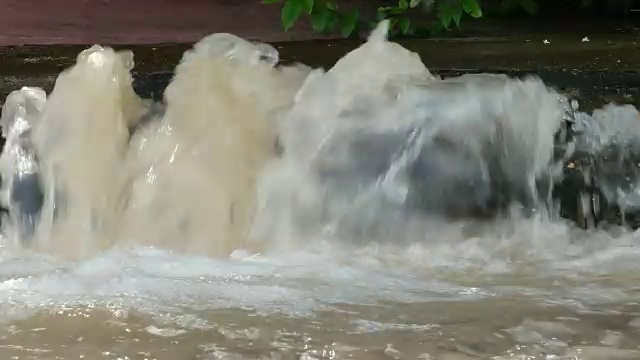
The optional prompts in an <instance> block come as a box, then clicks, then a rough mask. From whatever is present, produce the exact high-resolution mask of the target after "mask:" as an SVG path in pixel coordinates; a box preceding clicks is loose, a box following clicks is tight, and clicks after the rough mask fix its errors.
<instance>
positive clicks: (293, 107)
mask: <svg viewBox="0 0 640 360" xmlns="http://www.w3.org/2000/svg"><path fill="white" fill-rule="evenodd" d="M386 27H387V24H386V23H385V22H383V23H381V24H380V25H379V26H378V28H377V29H376V30H375V31H374V32H373V33H372V34H371V36H370V39H369V41H368V42H367V43H365V44H364V45H362V46H361V47H359V48H357V49H355V50H354V51H352V52H350V53H349V54H347V55H346V56H345V57H344V58H342V59H341V60H340V61H338V63H336V64H335V65H334V66H333V67H331V68H330V69H327V70H325V69H312V68H310V67H307V66H305V65H303V64H297V65H287V66H279V65H278V53H277V51H276V50H275V49H274V48H272V47H270V46H268V45H266V44H259V43H250V42H248V41H245V40H243V39H240V38H238V37H235V36H233V35H230V34H213V35H210V36H208V37H206V38H204V39H203V40H202V41H200V42H199V43H198V44H196V45H195V46H194V48H193V49H192V50H190V51H188V52H187V53H185V54H184V57H183V59H182V61H181V62H180V64H179V65H178V66H177V67H176V71H175V76H174V78H173V80H172V81H171V83H170V85H169V86H168V88H167V89H166V91H165V96H164V101H163V102H162V103H153V102H152V101H151V100H146V99H142V98H140V97H138V95H136V94H135V92H134V91H133V88H132V85H131V83H132V79H131V74H130V71H131V70H132V68H133V66H134V63H133V60H134V59H133V54H132V53H131V52H126V51H123V52H116V51H114V50H113V49H111V48H107V47H100V46H97V45H96V46H94V47H91V48H89V49H87V50H85V51H84V52H82V53H81V54H80V55H79V56H78V59H77V63H76V64H75V65H74V66H73V67H71V68H69V69H67V70H65V71H64V72H62V73H61V74H60V76H59V78H58V80H57V82H56V85H55V87H54V89H53V91H52V92H51V93H50V94H45V93H44V91H42V90H40V89H37V88H28V87H27V88H22V89H18V90H16V91H14V92H13V93H12V94H11V95H10V96H9V97H8V98H7V100H6V102H5V106H4V108H3V112H2V119H1V120H0V123H1V125H2V133H3V136H4V137H5V138H6V145H5V148H4V150H3V153H2V155H1V156H0V174H1V175H2V179H3V183H2V192H1V194H0V195H1V199H0V200H1V201H2V204H3V206H4V207H6V208H7V215H6V216H5V217H4V218H3V221H2V227H3V235H2V242H1V244H2V247H1V248H0V324H1V325H2V326H0V355H1V358H2V359H114V360H115V359H176V360H178V359H423V360H427V359H438V360H460V359H496V360H497V359H501V360H506V359H513V360H524V359H554V360H559V359H563V360H600V359H630V360H636V359H640V286H639V285H638V284H639V283H640V282H639V281H640V265H638V258H640V247H638V244H639V239H640V238H639V237H638V235H637V234H636V233H635V232H634V231H632V230H630V229H628V228H627V227H624V226H618V225H610V224H605V223H600V224H597V226H595V225H596V224H595V222H593V224H592V225H594V226H592V227H590V228H588V229H582V228H580V227H579V226H578V224H575V223H574V222H573V221H569V220H565V219H562V218H561V217H560V216H559V212H558V199H556V198H554V197H553V194H552V189H553V187H554V184H557V183H558V182H559V181H561V180H562V177H563V176H564V175H563V174H564V172H563V169H564V168H565V167H566V166H570V167H571V168H573V167H575V166H577V165H576V164H574V163H573V162H570V161H569V158H570V157H571V156H572V155H573V154H575V153H577V152H582V153H587V154H591V155H593V157H594V158H602V159H607V161H603V162H601V163H600V164H601V165H600V166H599V167H596V168H595V169H596V170H597V174H596V175H598V176H597V184H596V185H597V186H598V187H599V188H600V189H601V192H602V195H603V196H604V197H605V198H606V200H607V201H608V202H609V203H615V204H617V205H618V206H619V207H620V208H622V209H625V210H629V211H631V210H634V209H635V208H636V207H637V206H638V205H640V197H639V195H638V192H637V190H636V189H637V186H638V184H639V183H640V181H638V180H639V179H640V176H639V175H638V174H637V173H636V171H635V170H634V169H635V168H637V166H636V165H635V162H634V159H635V158H636V156H637V155H638V152H640V147H638V146H639V144H640V124H639V123H638V112H637V110H636V109H635V108H633V107H631V106H618V105H615V104H611V105H608V106H607V107H605V108H603V109H601V110H597V111H595V112H594V113H593V114H587V113H583V112H580V111H579V110H578V109H577V103H576V102H575V101H573V102H572V101H571V100H570V99H567V98H565V97H564V96H563V95H561V94H559V93H557V92H556V91H554V90H553V89H552V88H550V87H548V86H546V85H545V84H544V83H542V82H541V81H540V80H538V79H537V78H535V77H528V78H523V79H512V78H508V77H506V76H501V75H490V74H479V75H465V76H461V77H456V78H449V79H439V78H437V77H434V76H433V75H432V74H431V73H430V72H429V70H428V69H427V68H426V67H425V66H424V65H423V64H422V62H421V60H420V58H419V57H418V56H417V55H416V54H415V53H412V52H410V51H408V50H406V49H404V48H402V47H401V46H400V45H398V44H395V43H393V42H389V41H387V39H386V30H387V29H386ZM568 126H569V127H571V129H572V130H571V131H573V132H575V133H576V134H577V135H576V136H575V139H573V140H571V141H569V140H567V139H568V138H569V137H568V136H565V135H566V133H567V131H568V128H567V127H568ZM559 134H560V135H559ZM559 138H562V139H560V140H558V139H559ZM565 138H566V139H565ZM612 149H613V150H612ZM614 155H615V156H614ZM610 159H613V160H611V161H608V160H610ZM612 162H613V165H611V164H612ZM607 166H608V167H607ZM585 176H586V175H585ZM582 206H583V207H584V209H582V210H583V213H584V214H587V213H592V212H596V213H597V212H599V211H600V210H601V209H599V208H598V206H597V204H594V203H590V202H589V201H585V202H584V203H583V204H582ZM585 217H588V216H586V215H585Z"/></svg>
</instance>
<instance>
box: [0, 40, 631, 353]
mask: <svg viewBox="0 0 640 360" xmlns="http://www.w3.org/2000/svg"><path fill="white" fill-rule="evenodd" d="M587 35H588V34H586V35H585V36H587ZM544 40H547V41H548V42H549V44H546V43H545V42H544ZM635 42H636V38H635V37H633V36H632V37H629V36H628V35H626V36H622V37H619V38H618V37H609V38H597V37H594V38H590V39H589V41H588V42H583V41H582V39H581V38H578V37H573V38H561V37H558V38H552V37H550V38H532V37H523V38H518V39H515V40H514V39H500V38H490V39H464V40H463V39H458V40H451V39H449V40H444V39H442V40H437V39H436V40H430V41H418V40H411V41H405V42H404V43H403V44H404V45H406V46H407V47H408V48H410V49H412V50H417V51H418V52H419V53H420V55H421V56H422V58H423V61H424V62H425V63H426V64H427V65H428V66H429V67H430V68H431V69H433V70H434V71H435V72H437V73H440V74H442V75H443V76H451V75H456V74H460V73H466V72H504V73H508V74H511V75H516V76H517V75H524V74H530V73H535V74H538V75H540V76H541V77H543V79H545V80H546V81H548V82H549V83H550V84H553V85H555V86H557V87H560V88H562V89H563V90H564V91H566V92H569V93H572V94H574V95H575V96H576V97H577V98H579V99H582V100H583V102H584V103H585V104H586V105H585V106H586V107H590V106H598V105H599V104H601V103H604V102H608V101H618V102H627V103H632V104H637V101H638V97H637V92H638V89H639V88H640V74H638V72H636V70H637V69H636V67H637V64H638V63H640V50H638V48H637V47H636V43H635ZM355 45H356V43H355V42H349V41H340V42H309V43H293V44H277V47H278V49H279V50H280V51H281V55H282V59H283V60H284V61H285V62H291V61H300V62H303V63H306V64H309V65H312V66H329V65H331V64H332V63H333V62H335V60H337V59H338V58H339V57H340V56H342V55H343V54H344V53H345V52H346V51H348V50H349V49H352V48H353V47H354V46H355ZM81 48H82V47H78V46H68V47H55V48H45V47H25V48H11V49H4V51H3V55H2V59H0V63H1V64H3V66H2V67H0V72H1V73H2V74H0V75H1V79H2V80H1V87H0V92H1V93H2V94H6V93H7V92H8V91H10V90H13V89H15V88H17V87H20V86H23V85H32V86H33V85H36V86H42V87H44V88H46V89H47V90H50V89H51V88H52V85H53V83H54V81H55V77H56V74H57V72H58V71H60V70H61V69H63V68H64V67H66V66H69V65H71V64H72V63H73V61H74V58H75V54H76V53H77V52H78V51H79V49H81ZM186 48H187V46H185V45H165V46H156V47H132V49H133V50H134V52H135V54H136V60H137V63H138V68H137V69H136V71H137V76H136V87H137V89H138V91H139V92H140V93H141V94H144V95H146V96H150V97H154V98H156V99H160V98H161V93H162V89H163V88H164V86H165V85H166V83H167V82H168V81H169V79H170V77H171V69H172V68H173V67H174V66H175V64H176V63H177V62H178V61H179V58H180V56H181V54H182V52H183V51H184V50H185V49H186ZM512 228H513V229H515V230H514V231H511V232H506V233H505V232H493V233H492V232H488V233H484V234H478V236H475V237H474V236H471V237H464V238H463V237H460V236H459V233H458V232H456V231H454V230H455V229H458V225H455V224H452V225H451V229H449V228H447V229H445V228H443V229H440V230H441V231H436V232H434V233H440V232H442V233H443V234H444V235H442V237H443V238H444V239H445V240H446V241H440V242H437V241H434V242H427V243H424V244H415V245H410V246H408V245H387V246H381V245H376V244H371V245H367V246H355V247H352V246H346V245H344V244H339V243H338V244H336V243H330V242H329V243H326V242H322V241H311V240H309V244H307V246H302V247H300V248H295V249H289V251H284V252H282V253H276V254H263V255H259V256H234V257H231V258H228V259H226V258H225V259H212V258H206V257H198V256H185V255H181V254H178V253H171V252H167V251H164V250H158V249H146V248H142V249H133V250H132V249H113V250H110V251H106V252H104V253H101V254H99V255H97V256H95V257H92V258H90V259H84V260H82V261H76V262H67V261H61V260H59V259H56V258H52V257H47V256H43V255H36V254H25V253H21V252H15V251H14V250H9V249H4V248H0V325H1V326H0V358H2V359H96V360H97V359H113V360H115V359H118V360H122V359H140V360H142V359H158V360H160V359H163V360H164V359H167V360H172V359H175V360H181V359H185V360H187V359H423V360H427V359H438V360H468V359H495V360H498V359H501V360H507V359H512V360H524V359H527V360H529V359H531V360H533V359H540V360H542V359H548V360H551V359H553V360H559V359H563V360H607V359H611V360H619V359H629V360H637V359H640V286H639V285H638V284H639V283H640V282H639V281H640V267H639V266H638V261H637V259H638V258H639V257H640V251H639V249H640V237H638V235H637V234H635V233H632V232H629V231H627V230H624V229H621V228H614V229H599V230H593V231H583V230H581V229H576V228H575V226H573V225H572V224H570V223H564V222H560V221H539V220H530V221H529V220H528V221H523V222H517V223H514V224H513V226H512ZM452 229H454V230H452ZM447 231H452V232H451V235H447V233H446V232H447ZM176 241H180V239H176Z"/></svg>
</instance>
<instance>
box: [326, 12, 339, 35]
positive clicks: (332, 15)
mask: <svg viewBox="0 0 640 360" xmlns="http://www.w3.org/2000/svg"><path fill="white" fill-rule="evenodd" d="M337 22H338V14H337V13H336V12H335V11H329V9H327V25H326V26H325V28H324V33H330V32H332V31H333V29H334V28H335V26H336V23H337Z"/></svg>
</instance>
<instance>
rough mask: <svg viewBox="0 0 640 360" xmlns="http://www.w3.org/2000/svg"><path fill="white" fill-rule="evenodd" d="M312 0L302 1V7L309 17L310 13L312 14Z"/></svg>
mask: <svg viewBox="0 0 640 360" xmlns="http://www.w3.org/2000/svg"><path fill="white" fill-rule="evenodd" d="M313 3H314V1H313V0H304V6H305V8H306V9H307V13H308V14H309V15H311V13H312V12H313Z"/></svg>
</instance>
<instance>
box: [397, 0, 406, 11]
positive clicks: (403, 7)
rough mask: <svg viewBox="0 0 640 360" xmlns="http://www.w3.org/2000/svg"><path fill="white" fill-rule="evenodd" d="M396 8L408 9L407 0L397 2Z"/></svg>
mask: <svg viewBox="0 0 640 360" xmlns="http://www.w3.org/2000/svg"><path fill="white" fill-rule="evenodd" d="M398 7H399V8H400V9H403V10H406V9H408V8H409V0H398Z"/></svg>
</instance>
